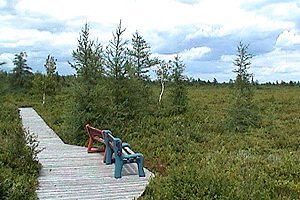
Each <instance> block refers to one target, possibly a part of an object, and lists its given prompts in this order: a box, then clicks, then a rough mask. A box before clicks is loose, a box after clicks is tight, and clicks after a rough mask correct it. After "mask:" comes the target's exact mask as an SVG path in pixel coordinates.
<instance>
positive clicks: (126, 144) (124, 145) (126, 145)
mask: <svg viewBox="0 0 300 200" xmlns="http://www.w3.org/2000/svg"><path fill="white" fill-rule="evenodd" d="M122 147H123V148H124V147H129V148H131V146H130V144H129V143H125V142H124V143H122Z"/></svg>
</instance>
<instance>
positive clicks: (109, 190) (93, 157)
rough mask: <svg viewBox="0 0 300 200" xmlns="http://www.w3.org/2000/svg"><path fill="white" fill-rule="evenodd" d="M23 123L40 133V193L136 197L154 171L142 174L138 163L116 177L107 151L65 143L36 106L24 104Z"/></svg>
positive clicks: (47, 195) (48, 195)
mask: <svg viewBox="0 0 300 200" xmlns="http://www.w3.org/2000/svg"><path fill="white" fill-rule="evenodd" d="M20 116H21V118H22V123H23V127H24V128H25V129H27V130H29V132H30V133H32V134H34V135H37V138H38V141H39V147H40V148H43V151H42V152H41V153H40V154H39V155H38V158H39V161H40V163H41V164H42V166H43V167H42V169H41V172H40V176H39V188H38V189H37V191H36V192H37V195H38V198H39V199H42V200H47V199H51V200H56V199H60V200H63V199H134V198H138V197H139V196H140V195H141V194H142V193H143V192H144V190H145V188H146V186H147V185H148V183H149V180H150V179H151V177H152V176H153V174H152V173H151V172H150V171H148V170H147V169H145V173H146V177H139V176H138V171H137V166H136V164H130V165H124V167H123V170H122V178H121V179H115V178H114V165H105V163H103V153H90V154H89V153H87V152H86V148H85V147H78V146H74V145H68V144H64V143H63V141H62V140H61V139H60V138H59V137H58V136H57V134H56V133H55V132H54V131H53V130H52V129H51V128H50V127H48V125H47V124H46V123H45V122H44V121H43V120H42V118H41V117H40V116H39V115H38V114H37V113H36V112H35V110H34V109H32V108H20Z"/></svg>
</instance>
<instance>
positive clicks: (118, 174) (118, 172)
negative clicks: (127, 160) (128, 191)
mask: <svg viewBox="0 0 300 200" xmlns="http://www.w3.org/2000/svg"><path fill="white" fill-rule="evenodd" d="M122 168H123V162H118V161H116V163H115V178H121V177H122Z"/></svg>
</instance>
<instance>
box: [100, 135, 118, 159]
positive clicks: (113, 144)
mask: <svg viewBox="0 0 300 200" xmlns="http://www.w3.org/2000/svg"><path fill="white" fill-rule="evenodd" d="M103 138H104V142H105V145H106V147H110V148H111V149H112V151H113V152H114V153H115V156H119V157H122V140H121V139H120V138H116V137H114V136H113V135H112V133H111V132H110V131H109V130H103Z"/></svg>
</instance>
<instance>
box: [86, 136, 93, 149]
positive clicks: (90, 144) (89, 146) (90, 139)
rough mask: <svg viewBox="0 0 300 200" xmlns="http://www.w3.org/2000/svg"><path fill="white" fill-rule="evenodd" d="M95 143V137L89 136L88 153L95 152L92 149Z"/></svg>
mask: <svg viewBox="0 0 300 200" xmlns="http://www.w3.org/2000/svg"><path fill="white" fill-rule="evenodd" d="M93 143H94V141H93V138H91V137H89V140H88V149H87V152H88V153H93V152H94V151H93V150H92V146H93Z"/></svg>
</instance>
